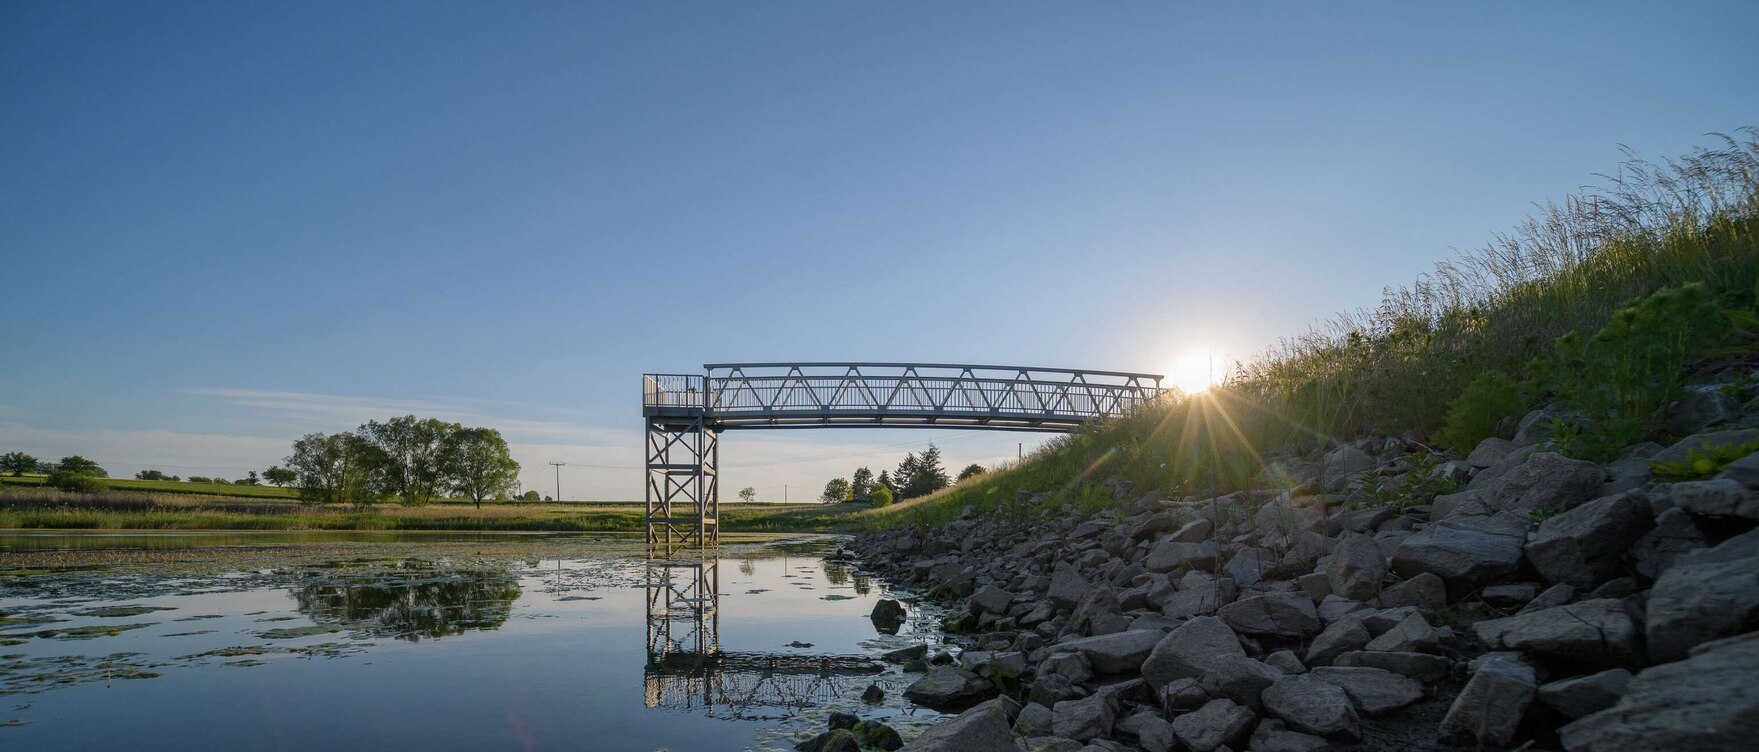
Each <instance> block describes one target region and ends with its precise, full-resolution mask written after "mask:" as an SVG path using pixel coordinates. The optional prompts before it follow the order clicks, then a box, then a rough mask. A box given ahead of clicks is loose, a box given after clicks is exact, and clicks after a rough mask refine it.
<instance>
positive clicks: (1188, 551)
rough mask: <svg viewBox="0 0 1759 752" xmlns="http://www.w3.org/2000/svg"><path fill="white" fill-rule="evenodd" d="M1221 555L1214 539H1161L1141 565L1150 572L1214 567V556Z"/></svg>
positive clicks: (1207, 569)
mask: <svg viewBox="0 0 1759 752" xmlns="http://www.w3.org/2000/svg"><path fill="white" fill-rule="evenodd" d="M1220 555H1221V549H1219V548H1217V547H1216V545H1215V541H1212V540H1205V541H1200V542H1197V543H1189V542H1185V541H1179V540H1171V539H1168V540H1163V541H1161V542H1159V543H1156V544H1155V545H1154V548H1152V549H1150V550H1149V552H1148V558H1146V559H1144V560H1143V562H1142V566H1144V567H1147V568H1148V571H1150V572H1173V571H1177V570H1180V569H1201V570H1205V571H1210V570H1214V569H1215V564H1216V561H1215V560H1216V557H1218V556H1220Z"/></svg>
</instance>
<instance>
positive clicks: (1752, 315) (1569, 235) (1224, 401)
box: [861, 128, 1759, 524]
mask: <svg viewBox="0 0 1759 752" xmlns="http://www.w3.org/2000/svg"><path fill="white" fill-rule="evenodd" d="M1719 138H1721V144H1720V146H1719V147H1718V148H1715V149H1701V150H1699V151H1697V152H1694V153H1692V154H1690V155H1687V156H1685V157H1682V158H1680V159H1677V160H1671V161H1667V162H1665V163H1660V164H1657V163H1651V162H1645V161H1641V160H1636V159H1632V160H1631V161H1628V162H1627V163H1626V164H1625V165H1624V166H1623V169H1621V170H1620V171H1618V172H1617V173H1616V174H1615V175H1613V176H1611V177H1610V178H1608V179H1607V182H1606V184H1605V185H1604V186H1603V187H1601V188H1599V189H1592V190H1588V191H1585V192H1584V193H1582V194H1579V195H1575V196H1571V197H1569V198H1568V199H1566V200H1564V201H1563V202H1562V203H1548V204H1545V205H1544V206H1543V207H1542V210H1541V212H1540V213H1539V215H1538V216H1536V217H1534V218H1531V219H1529V220H1527V221H1526V222H1524V223H1523V224H1521V225H1520V226H1519V227H1517V228H1516V229H1515V230H1514V231H1513V232H1510V233H1508V234H1505V235H1500V236H1498V237H1497V239H1496V240H1495V242H1493V243H1492V244H1491V245H1489V246H1488V247H1486V248H1484V249H1482V250H1480V251H1478V252H1475V253H1468V254H1462V255H1460V256H1458V257H1457V258H1455V259H1453V260H1450V261H1446V262H1443V263H1440V264H1438V265H1437V266H1436V268H1435V270H1434V271H1433V272H1431V273H1430V274H1427V275H1424V276H1423V277H1422V278H1420V279H1418V280H1417V281H1416V282H1415V283H1413V284H1412V285H1410V286H1408V287H1404V288H1398V289H1392V290H1389V291H1388V292H1387V293H1386V295H1385V296H1384V297H1383V299H1382V300H1381V302H1380V304H1379V305H1378V306H1376V307H1375V308H1374V309H1372V310H1367V311H1363V312H1360V313H1354V314H1346V315H1343V316H1340V317H1339V318H1337V319H1336V320H1335V321H1334V322H1333V323H1332V325H1331V326H1330V328H1328V329H1325V330H1315V331H1311V332H1309V333H1308V334H1306V335H1303V336H1301V337H1297V338H1294V339H1290V340H1287V341H1285V342H1283V343H1282V344H1281V345H1279V346H1278V347H1276V348H1274V349H1272V350H1271V351H1270V352H1268V353H1266V354H1265V355H1264V356H1263V357H1262V358H1261V359H1259V360H1257V361H1256V362H1253V363H1248V364H1243V365H1240V366H1238V367H1237V368H1236V370H1235V372H1234V374H1233V375H1232V376H1231V378H1229V380H1228V381H1227V383H1226V384H1225V385H1224V386H1221V387H1218V388H1215V389H1212V390H1210V391H1209V392H1207V393H1204V394H1200V395H1193V396H1188V397H1187V396H1175V397H1172V398H1169V399H1164V400H1162V401H1160V402H1158V403H1156V404H1155V405H1152V406H1150V407H1149V408H1147V409H1144V410H1142V411H1140V412H1138V413H1137V414H1135V415H1132V416H1129V417H1127V418H1124V419H1120V420H1116V421H1112V422H1109V423H1107V424H1103V425H1097V426H1094V427H1093V428H1092V429H1090V430H1088V431H1086V432H1084V433H1081V434H1078V435H1074V436H1069V437H1065V438H1063V439H1060V440H1058V441H1054V442H1052V443H1050V444H1049V445H1047V446H1046V447H1045V448H1043V449H1042V450H1041V451H1040V452H1038V453H1037V454H1035V455H1034V456H1033V457H1032V458H1031V459H1030V460H1029V461H1027V462H1025V463H1022V464H1021V465H1019V466H1016V467H1013V468H1008V469H1004V470H1001V471H998V472H991V473H988V474H986V475H983V476H980V477H978V478H976V479H973V480H972V481H971V482H968V483H964V484H961V485H959V486H956V487H954V488H952V489H950V490H948V491H946V492H943V493H940V494H936V495H934V496H930V497H927V498H925V499H920V500H916V501H915V502H914V503H912V502H905V503H901V504H897V505H894V506H893V507H891V508H889V509H883V510H873V511H871V512H867V513H865V514H863V515H861V518H862V519H863V520H864V521H865V522H866V523H867V524H890V523H893V522H900V521H912V520H914V521H920V522H928V523H932V522H936V521H940V520H945V519H947V518H949V517H951V516H954V515H957V514H960V513H962V512H963V510H965V509H966V508H968V507H969V508H973V509H975V510H977V511H980V512H990V511H993V510H997V509H1002V510H1004V511H1007V510H1016V511H1018V510H1020V509H1021V508H1022V507H1023V506H1024V505H1018V504H1014V503H1013V502H1014V500H1015V499H1016V498H1017V496H1018V495H1020V494H1022V493H1028V494H1030V493H1035V492H1041V491H1049V492H1053V497H1054V499H1055V500H1056V501H1057V502H1058V505H1060V504H1061V503H1065V502H1068V503H1075V504H1077V505H1083V506H1090V507H1099V506H1103V505H1106V504H1109V503H1111V496H1112V494H1111V490H1110V489H1109V488H1106V487H1104V486H1103V485H1102V484H1101V483H1100V481H1102V480H1104V479H1107V478H1118V479H1122V480H1126V481H1129V482H1131V483H1133V484H1134V485H1135V487H1136V488H1138V489H1156V490H1160V491H1162V492H1164V493H1168V494H1171V495H1184V494H1197V493H1211V492H1220V491H1226V490H1231V489H1237V488H1242V487H1245V486H1247V485H1250V484H1253V483H1255V482H1258V481H1261V480H1264V479H1265V478H1266V476H1274V475H1275V473H1276V470H1277V468H1275V467H1274V466H1272V463H1271V462H1270V461H1269V460H1267V459H1266V457H1267V455H1269V454H1271V453H1272V452H1276V451H1294V452H1305V451H1309V450H1313V449H1316V448H1324V447H1327V446H1330V445H1333V444H1335V443H1337V442H1340V441H1344V440H1348V439H1352V438H1355V437H1359V436H1363V435H1368V434H1372V433H1381V434H1387V435H1401V434H1402V435H1406V436H1409V437H1412V438H1413V439H1414V440H1416V441H1418V442H1419V443H1427V444H1429V445H1431V446H1435V447H1436V448H1437V449H1453V450H1455V451H1458V452H1467V451H1470V450H1471V449H1472V448H1473V446H1474V445H1475V444H1476V443H1477V442H1478V441H1480V440H1482V439H1483V438H1484V437H1486V436H1491V435H1505V436H1506V435H1508V434H1509V433H1510V432H1511V431H1512V429H1513V428H1514V423H1515V421H1516V420H1518V419H1520V418H1521V416H1522V415H1523V414H1525V413H1526V412H1527V411H1528V410H1530V409H1532V408H1533V407H1535V406H1536V405H1538V404H1542V403H1543V402H1544V401H1546V400H1552V401H1555V402H1557V403H1558V404H1560V405H1561V407H1562V408H1563V409H1564V410H1565V411H1567V415H1568V417H1567V418H1565V417H1560V418H1558V419H1557V420H1556V421H1555V425H1553V426H1552V431H1553V436H1554V439H1553V441H1554V446H1555V448H1557V449H1559V450H1561V451H1564V452H1566V453H1568V454H1573V455H1576V456H1580V457H1586V458H1591V459H1599V460H1605V459H1609V458H1611V457H1612V456H1616V455H1617V454H1618V452H1619V451H1620V450H1621V449H1622V448H1623V447H1624V446H1626V445H1627V444H1630V443H1633V442H1637V441H1641V440H1644V439H1666V438H1669V437H1668V434H1667V432H1666V431H1665V429H1664V427H1663V425H1662V421H1661V418H1662V415H1661V413H1662V411H1663V409H1664V408H1665V407H1666V406H1667V405H1668V404H1669V403H1670V402H1672V401H1673V400H1675V399H1677V398H1678V396H1679V393H1680V388H1681V386H1682V384H1683V383H1684V381H1683V379H1685V378H1687V377H1689V376H1691V375H1692V374H1693V373H1694V372H1699V371H1704V372H1708V371H1711V370H1714V369H1716V368H1719V367H1722V366H1725V365H1738V364H1742V363H1748V364H1750V363H1751V362H1752V360H1753V358H1754V355H1755V352H1756V349H1755V347H1754V343H1755V341H1756V337H1759V313H1756V312H1755V302H1756V299H1759V130H1755V129H1752V128H1747V129H1743V130H1741V131H1739V132H1738V134H1737V136H1735V137H1727V136H1723V137H1719Z"/></svg>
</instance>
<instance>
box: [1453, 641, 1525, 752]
mask: <svg viewBox="0 0 1759 752" xmlns="http://www.w3.org/2000/svg"><path fill="white" fill-rule="evenodd" d="M1538 692H1539V681H1538V678H1537V676H1536V675H1535V674H1534V671H1533V667H1532V666H1529V665H1527V664H1525V663H1522V662H1520V661H1513V660H1499V661H1489V662H1486V663H1484V664H1483V665H1482V666H1480V667H1479V669H1478V672H1477V673H1475V674H1473V675H1472V678H1471V679H1470V680H1468V681H1467V682H1466V686H1465V688H1464V689H1461V690H1460V695H1459V696H1458V697H1456V698H1454V704H1453V705H1452V706H1450V707H1449V708H1448V712H1447V715H1445V716H1443V717H1442V719H1441V726H1440V727H1439V728H1438V729H1437V734H1438V735H1439V736H1440V737H1441V738H1442V739H1443V740H1444V741H1451V742H1456V743H1459V744H1468V745H1474V746H1477V747H1479V748H1481V749H1504V748H1507V747H1508V746H1509V742H1511V741H1513V740H1514V738H1515V730H1516V729H1517V728H1519V727H1520V725H1521V719H1522V718H1523V717H1525V716H1526V715H1527V709H1528V708H1529V707H1531V706H1532V705H1533V697H1534V696H1535V695H1536V694H1538Z"/></svg>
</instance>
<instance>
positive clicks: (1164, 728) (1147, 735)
mask: <svg viewBox="0 0 1759 752" xmlns="http://www.w3.org/2000/svg"><path fill="white" fill-rule="evenodd" d="M1133 720H1134V721H1135V722H1134V723H1133V724H1132V726H1134V727H1135V731H1136V740H1137V741H1138V742H1140V743H1141V744H1142V749H1143V750H1144V752H1173V750H1174V749H1175V748H1177V746H1178V744H1179V737H1178V736H1177V735H1176V734H1175V733H1174V732H1173V724H1171V723H1168V722H1167V720H1166V719H1165V718H1162V717H1160V716H1159V715H1156V714H1154V713H1151V712H1143V713H1137V714H1136V715H1135V716H1134V717H1133Z"/></svg>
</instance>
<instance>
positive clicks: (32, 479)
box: [0, 475, 299, 499]
mask: <svg viewBox="0 0 1759 752" xmlns="http://www.w3.org/2000/svg"><path fill="white" fill-rule="evenodd" d="M47 480H48V476H46V475H21V476H11V475H4V476H0V487H5V486H22V487H27V488H29V487H41V486H42V485H43V484H44V482H46V481H47ZM104 483H105V484H106V485H108V486H109V487H110V488H112V489H114V490H117V491H142V492H152V493H173V494H195V495H198V496H238V497H243V498H250V499H297V498H299V491H298V490H297V489H292V488H279V487H276V486H247V485H243V484H227V483H190V482H189V481H181V480H135V479H133V478H105V479H104Z"/></svg>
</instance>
